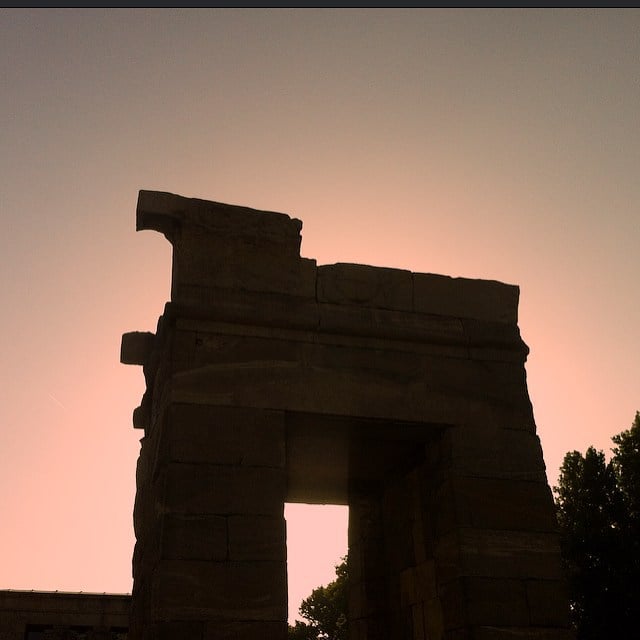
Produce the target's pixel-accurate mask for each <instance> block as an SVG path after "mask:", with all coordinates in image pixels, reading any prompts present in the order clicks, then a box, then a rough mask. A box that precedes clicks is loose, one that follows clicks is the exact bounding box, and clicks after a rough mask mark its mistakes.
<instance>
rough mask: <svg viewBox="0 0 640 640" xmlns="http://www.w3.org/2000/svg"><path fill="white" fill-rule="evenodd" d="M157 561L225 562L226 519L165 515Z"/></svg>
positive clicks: (227, 553)
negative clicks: (159, 559)
mask: <svg viewBox="0 0 640 640" xmlns="http://www.w3.org/2000/svg"><path fill="white" fill-rule="evenodd" d="M161 544H162V548H161V551H160V557H161V558H163V559H170V560H180V559H183V560H216V561H220V562H222V561H225V560H227V559H228V556H229V550H228V544H229V541H228V537H227V518H226V517H223V516H179V515H175V514H166V515H165V516H164V518H163V524H162V542H161Z"/></svg>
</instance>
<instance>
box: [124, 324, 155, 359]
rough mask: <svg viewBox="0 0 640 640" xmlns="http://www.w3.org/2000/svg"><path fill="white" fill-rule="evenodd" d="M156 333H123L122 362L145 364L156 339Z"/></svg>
mask: <svg viewBox="0 0 640 640" xmlns="http://www.w3.org/2000/svg"><path fill="white" fill-rule="evenodd" d="M155 337H156V336H155V334H154V333H149V332H148V331H131V332H130V333H125V334H123V335H122V343H121V345H120V362H121V363H122V364H140V365H142V364H144V363H145V362H146V361H147V359H148V358H149V355H150V354H151V350H152V349H153V344H154V340H155Z"/></svg>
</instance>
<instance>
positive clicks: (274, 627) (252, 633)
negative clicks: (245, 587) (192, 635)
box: [202, 620, 287, 640]
mask: <svg viewBox="0 0 640 640" xmlns="http://www.w3.org/2000/svg"><path fill="white" fill-rule="evenodd" d="M286 637H287V625H286V623H285V622H274V621H269V620H252V621H248V622H208V623H207V625H206V627H205V631H204V635H203V638H202V640H266V639H268V640H286Z"/></svg>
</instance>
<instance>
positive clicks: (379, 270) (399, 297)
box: [318, 263, 413, 311]
mask: <svg viewBox="0 0 640 640" xmlns="http://www.w3.org/2000/svg"><path fill="white" fill-rule="evenodd" d="M318 301H319V302H331V303H333V304H346V305H363V306H368V307H378V308H380V309H399V310H403V311H412V306H413V282H412V279H411V272H410V271H404V270H401V269H386V268H383V267H369V266H365V265H362V264H345V263H338V264H327V265H323V266H321V267H318Z"/></svg>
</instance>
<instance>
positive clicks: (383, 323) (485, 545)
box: [121, 191, 570, 640]
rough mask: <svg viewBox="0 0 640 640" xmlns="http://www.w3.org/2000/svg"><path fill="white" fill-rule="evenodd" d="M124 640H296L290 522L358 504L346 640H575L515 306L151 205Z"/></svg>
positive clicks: (167, 203)
mask: <svg viewBox="0 0 640 640" xmlns="http://www.w3.org/2000/svg"><path fill="white" fill-rule="evenodd" d="M137 216H138V217H137V225H138V229H153V230H156V231H160V232H162V233H163V234H164V235H165V236H166V237H167V238H168V239H169V241H170V242H171V243H172V245H173V278H172V292H171V301H170V302H169V303H167V305H166V307H165V311H164V314H163V315H162V316H161V318H160V320H159V322H158V330H157V332H156V333H155V334H145V333H131V334H125V335H124V336H123V343H122V357H121V359H122V361H123V362H125V363H130V364H141V365H143V367H144V373H145V378H146V382H147V391H146V393H145V395H144V397H143V399H142V403H141V405H140V407H138V409H136V410H135V411H134V426H136V427H138V428H141V429H144V438H143V439H142V448H141V453H140V458H139V462H138V470H137V496H136V506H135V513H134V523H135V529H136V538H137V543H136V549H135V553H134V562H133V567H134V590H133V613H132V622H131V637H132V638H134V639H136V640H137V639H139V638H144V639H149V640H151V639H153V640H155V639H157V638H169V637H171V638H176V637H180V638H186V639H191V638H192V639H194V640H196V639H197V640H209V639H214V638H215V639H223V638H238V639H240V638H242V639H245V640H250V639H251V640H254V639H255V640H258V639H259V640H263V639H264V638H273V639H274V640H275V639H277V640H284V639H285V637H286V617H287V588H286V558H285V544H286V542H285V527H284V518H283V505H284V503H285V502H286V501H294V502H295V501H305V502H331V503H335V504H348V505H349V511H350V516H349V519H350V521H349V553H350V559H351V563H352V564H351V572H350V583H351V584H350V592H351V593H350V608H349V618H350V634H351V638H352V640H378V639H380V640H382V639H384V640H387V639H389V638H391V639H394V640H433V639H440V638H443V639H447V640H463V639H466V638H469V639H471V638H474V639H485V640H502V639H504V640H507V639H513V638H519V639H525V638H532V639H533V638H536V639H538V640H539V639H540V638H545V640H555V639H559V638H567V637H570V636H569V635H568V633H569V632H568V631H567V619H566V618H567V616H566V614H567V601H566V596H565V595H564V591H563V583H562V579H561V577H560V572H559V550H558V540H557V534H556V526H555V518H554V508H553V501H552V497H551V492H550V490H549V487H548V485H547V480H546V475H545V468H544V462H543V457H542V451H541V448H540V443H539V440H538V438H537V436H536V435H535V422H534V419H533V412H532V408H531V403H530V401H529V397H528V393H527V387H526V374H525V369H524V363H525V360H526V356H527V353H528V349H527V347H526V345H525V344H524V343H523V342H522V339H521V338H520V333H519V330H518V327H517V303H518V293H519V292H518V288H517V287H514V286H511V285H505V284H502V283H499V282H493V281H482V280H469V279H464V278H456V279H453V278H448V277H446V276H439V275H434V274H417V273H411V272H409V271H404V270H399V269H386V268H380V267H370V266H364V265H352V264H336V265H326V266H317V265H316V264H315V261H314V260H309V259H306V258H301V257H300V255H299V248H300V229H301V223H300V221H298V220H294V219H291V218H289V217H288V216H286V215H284V214H278V213H272V212H261V211H255V210H251V209H247V208H243V207H235V206H231V205H223V204H220V203H213V202H207V201H203V200H194V199H187V198H182V197H180V196H175V195H172V194H166V193H159V192H146V191H142V192H140V197H139V201H138V212H137Z"/></svg>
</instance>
